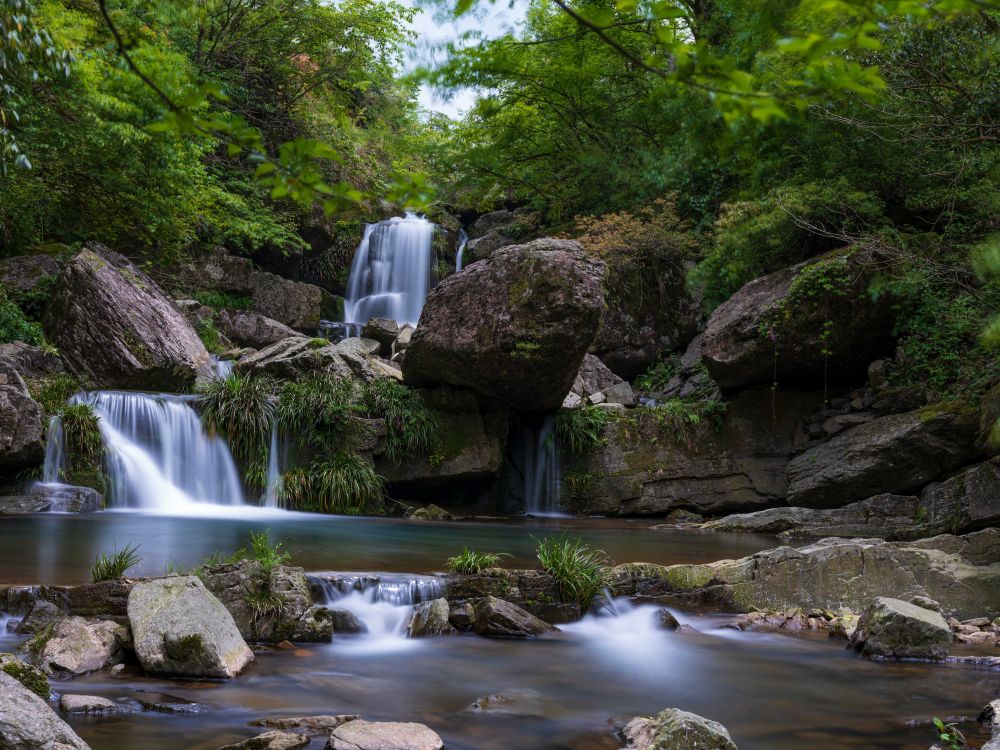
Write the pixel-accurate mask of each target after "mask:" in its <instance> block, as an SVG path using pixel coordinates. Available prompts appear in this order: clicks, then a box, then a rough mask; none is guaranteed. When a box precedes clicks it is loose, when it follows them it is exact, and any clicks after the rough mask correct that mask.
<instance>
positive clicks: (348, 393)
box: [275, 373, 358, 451]
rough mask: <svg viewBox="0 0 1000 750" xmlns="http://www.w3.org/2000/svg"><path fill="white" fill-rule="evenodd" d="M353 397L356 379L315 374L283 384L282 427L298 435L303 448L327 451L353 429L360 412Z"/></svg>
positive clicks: (280, 394)
mask: <svg viewBox="0 0 1000 750" xmlns="http://www.w3.org/2000/svg"><path fill="white" fill-rule="evenodd" d="M354 398H355V387H354V383H353V381H351V380H349V379H348V378H338V377H337V376H335V375H331V374H329V373H315V374H311V375H306V376H304V377H302V378H299V379H298V380H294V381H290V382H287V383H283V384H282V385H281V388H280V389H279V390H278V400H277V404H276V406H275V412H276V414H277V416H278V422H279V424H280V425H281V428H282V430H284V431H285V432H286V433H287V434H290V435H295V436H296V439H297V442H298V445H299V447H300V448H301V449H303V450H309V449H312V450H316V451H328V450H329V449H330V446H332V445H334V444H336V443H338V442H340V441H341V440H342V439H343V438H344V437H345V436H346V435H347V434H348V433H349V431H350V428H351V426H352V425H351V417H353V416H354V414H355V413H356V412H357V411H358V407H357V405H356V404H355V403H354Z"/></svg>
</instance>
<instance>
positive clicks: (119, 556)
mask: <svg viewBox="0 0 1000 750" xmlns="http://www.w3.org/2000/svg"><path fill="white" fill-rule="evenodd" d="M138 553H139V545H138V544H126V545H125V546H124V547H122V548H121V549H119V550H115V551H114V552H112V553H111V554H110V555H106V554H104V553H103V552H102V553H101V554H99V555H98V556H97V558H96V559H95V560H94V564H93V565H92V566H91V567H90V577H91V579H92V580H93V581H94V583H98V582H100V581H110V580H113V579H115V578H121V577H123V576H124V575H125V571H126V570H128V569H129V568H132V567H135V566H136V565H138V564H139V563H140V562H142V558H141V557H139V554H138Z"/></svg>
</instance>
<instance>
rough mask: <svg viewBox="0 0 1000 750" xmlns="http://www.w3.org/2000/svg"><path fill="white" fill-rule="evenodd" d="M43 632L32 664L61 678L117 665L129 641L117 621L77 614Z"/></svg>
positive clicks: (124, 629) (123, 655)
mask: <svg viewBox="0 0 1000 750" xmlns="http://www.w3.org/2000/svg"><path fill="white" fill-rule="evenodd" d="M45 635H46V636H47V637H44V638H42V639H41V641H40V642H39V646H40V647H39V648H38V649H37V651H36V653H34V659H35V663H36V664H37V665H38V667H39V669H41V670H42V671H43V672H45V673H46V674H48V675H57V676H61V677H65V676H73V675H80V674H85V673H87V672H96V671H97V670H99V669H104V668H105V667H110V666H112V665H114V664H119V663H120V662H121V661H122V660H123V659H124V657H125V651H124V649H125V647H126V646H128V645H130V640H131V639H130V636H129V633H128V630H127V629H126V628H125V627H124V626H122V625H119V624H118V623H115V622H112V621H111V620H96V621H95V620H86V619H84V618H83V617H76V616H70V617H64V618H63V619H61V620H59V621H58V622H56V623H55V625H54V626H53V627H52V628H51V630H49V631H48V632H47V633H46V634H45ZM29 647H30V644H29Z"/></svg>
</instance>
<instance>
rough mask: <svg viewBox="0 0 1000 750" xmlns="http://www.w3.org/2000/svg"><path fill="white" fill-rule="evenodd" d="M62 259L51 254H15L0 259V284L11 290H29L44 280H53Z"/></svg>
mask: <svg viewBox="0 0 1000 750" xmlns="http://www.w3.org/2000/svg"><path fill="white" fill-rule="evenodd" d="M62 265H63V264H62V261H60V260H59V259H58V258H55V257H53V256H51V255H15V256H13V257H11V258H2V259H0V286H4V287H6V288H7V289H8V290H9V291H11V292H20V293H24V292H31V291H34V290H35V289H37V288H38V287H39V285H40V284H42V283H43V282H45V281H46V280H53V281H54V280H55V277H56V276H58V275H59V272H60V271H61V270H62Z"/></svg>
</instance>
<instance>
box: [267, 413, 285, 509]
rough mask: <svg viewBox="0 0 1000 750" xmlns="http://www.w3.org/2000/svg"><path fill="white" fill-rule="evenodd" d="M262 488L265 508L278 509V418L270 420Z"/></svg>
mask: <svg viewBox="0 0 1000 750" xmlns="http://www.w3.org/2000/svg"><path fill="white" fill-rule="evenodd" d="M265 481H266V484H265V486H264V502H263V505H264V507H265V508H277V507H278V491H279V490H280V488H281V466H280V464H279V460H278V418H277V417H275V418H273V419H272V420H271V442H270V444H269V445H268V449H267V479H266V480H265Z"/></svg>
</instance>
